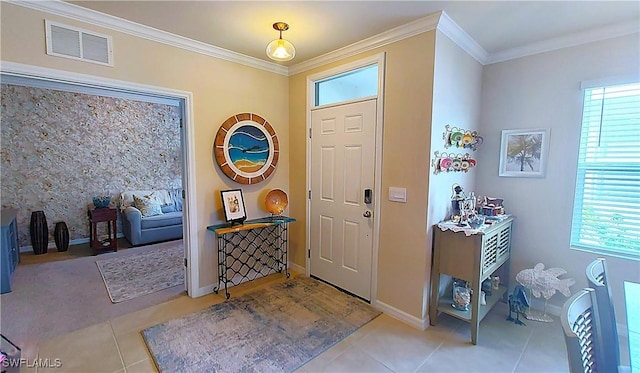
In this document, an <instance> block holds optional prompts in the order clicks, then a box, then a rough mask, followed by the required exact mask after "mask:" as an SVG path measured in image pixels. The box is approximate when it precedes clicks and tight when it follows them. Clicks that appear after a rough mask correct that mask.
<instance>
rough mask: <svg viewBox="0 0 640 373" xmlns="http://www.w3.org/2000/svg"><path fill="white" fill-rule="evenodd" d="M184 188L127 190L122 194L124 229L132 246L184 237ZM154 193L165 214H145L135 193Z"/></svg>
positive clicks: (153, 196)
mask: <svg viewBox="0 0 640 373" xmlns="http://www.w3.org/2000/svg"><path fill="white" fill-rule="evenodd" d="M181 193H182V190H181V189H169V190H156V191H128V192H123V193H121V195H120V210H121V212H122V233H123V234H124V236H125V237H126V239H127V240H128V241H129V242H130V243H131V245H133V246H138V245H146V244H150V243H154V242H160V241H168V240H176V239H179V238H182V196H181ZM134 195H135V196H137V197H139V198H141V197H143V196H151V197H152V198H154V200H155V201H157V202H158V203H159V204H160V207H161V210H162V214H158V215H153V216H144V215H143V214H142V212H141V211H140V210H139V209H137V208H136V206H135V204H134V201H133V196H134Z"/></svg>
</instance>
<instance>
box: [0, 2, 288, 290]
mask: <svg viewBox="0 0 640 373" xmlns="http://www.w3.org/2000/svg"><path fill="white" fill-rule="evenodd" d="M0 6H1V17H2V18H1V20H2V25H1V27H2V39H1V40H2V44H1V48H2V49H1V55H0V56H1V58H2V61H10V62H16V63H22V64H28V65H34V66H41V67H47V68H52V69H59V70H64V71H70V72H74V73H82V74H88V75H93V76H99V77H105V78H110V79H117V80H122V81H127V82H134V83H140V84H145V85H152V86H158V87H164V88H172V89H178V90H182V91H188V92H192V93H193V114H194V118H193V121H194V128H193V132H194V134H195V139H194V144H195V148H194V149H192V152H193V154H194V157H195V170H196V175H195V190H196V196H195V198H194V199H193V201H194V202H195V203H194V205H193V206H191V208H192V209H195V215H196V218H197V219H196V230H197V236H198V242H199V247H198V248H197V250H198V253H199V254H198V255H199V259H200V260H199V264H198V265H199V269H200V278H199V284H197V285H196V288H198V287H199V288H203V287H207V289H210V288H209V287H211V288H212V287H213V284H214V281H216V270H215V268H216V265H215V264H216V256H215V255H214V250H215V247H214V234H213V233H211V232H208V231H207V230H206V227H207V226H208V225H211V224H214V223H217V222H220V221H221V220H222V219H223V218H222V215H221V213H220V201H219V199H220V197H219V191H220V190H221V189H230V188H238V187H242V189H243V191H244V194H245V200H246V201H245V202H246V205H247V214H248V216H249V218H255V217H260V216H264V215H266V214H267V213H266V211H265V210H264V206H263V198H264V195H265V194H266V192H267V191H268V190H270V189H273V188H282V189H283V190H289V162H288V160H289V147H288V146H281V148H280V151H281V156H280V160H279V163H278V168H277V170H276V172H275V173H274V174H273V175H272V176H271V178H270V179H269V180H268V181H266V182H263V183H260V184H257V185H251V186H244V185H240V184H237V183H235V182H233V181H231V180H229V179H227V177H226V176H224V174H222V172H221V171H220V170H219V169H218V167H217V165H216V164H215V162H214V160H213V156H212V145H213V139H214V137H215V135H216V132H217V130H218V128H219V127H220V125H221V124H222V122H223V121H224V120H225V119H227V118H228V117H230V116H231V115H233V114H236V113H240V112H254V113H257V114H259V115H261V116H262V117H264V118H266V119H267V120H268V121H269V122H270V123H271V125H272V126H273V128H274V129H275V131H276V133H277V135H278V137H279V140H280V143H281V144H289V118H288V112H289V102H288V100H287V97H288V96H289V86H288V79H287V77H286V76H281V75H277V74H273V73H269V72H266V71H263V70H258V69H255V68H251V67H247V66H244V65H240V64H236V63H231V62H226V61H222V60H219V59H215V58H212V57H209V56H205V55H201V54H197V53H193V52H189V51H186V50H183V49H178V48H175V47H171V46H168V45H164V44H160V43H156V42H152V41H149V40H146V39H141V38H137V37H133V36H130V35H127V34H123V33H119V32H115V31H112V30H107V29H102V28H99V27H95V26H92V25H89V24H84V23H81V22H77V21H73V20H69V19H65V18H62V17H58V16H53V15H49V14H45V13H42V12H38V11H34V10H31V9H27V8H23V7H19V6H15V5H12V4H7V3H5V2H2V3H0ZM45 18H47V19H50V20H53V21H58V22H62V23H65V24H69V25H75V26H78V27H82V28H84V29H88V30H94V31H97V32H99V33H103V34H109V35H112V36H113V53H114V61H115V66H114V67H106V66H100V65H95V64H91V63H86V62H80V61H74V60H70V59H66V58H60V57H52V56H48V55H46V54H45V50H46V48H45V35H44V19H45ZM274 92H277V94H274ZM2 177H3V178H5V177H11V175H5V174H4V173H3V174H2Z"/></svg>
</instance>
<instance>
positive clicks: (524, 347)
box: [511, 328, 536, 373]
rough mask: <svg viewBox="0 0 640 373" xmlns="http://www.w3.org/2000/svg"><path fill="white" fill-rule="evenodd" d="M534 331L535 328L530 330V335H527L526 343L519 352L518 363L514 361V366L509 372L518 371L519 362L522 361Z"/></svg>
mask: <svg viewBox="0 0 640 373" xmlns="http://www.w3.org/2000/svg"><path fill="white" fill-rule="evenodd" d="M535 329H536V328H531V333H529V337H528V338H527V342H526V343H525V344H524V346H522V351H520V356H519V357H518V361H516V363H515V365H514V366H513V369H512V370H511V371H512V372H514V373H515V371H516V369H518V366H519V365H520V361H522V357H523V356H524V353H525V351H527V348H529V343H531V338H533V333H534V332H535Z"/></svg>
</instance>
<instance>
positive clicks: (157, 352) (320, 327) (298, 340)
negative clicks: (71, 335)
mask: <svg viewBox="0 0 640 373" xmlns="http://www.w3.org/2000/svg"><path fill="white" fill-rule="evenodd" d="M378 315H380V312H379V311H378V310H376V309H375V308H373V307H371V306H370V305H368V304H366V303H364V302H363V301H361V300H359V299H356V298H354V297H352V296H349V295H347V294H344V293H342V292H340V291H338V290H336V289H335V288H333V287H331V286H329V285H326V284H324V283H322V282H320V281H317V280H313V279H310V278H308V277H298V278H295V279H293V280H290V281H287V282H284V283H277V284H273V285H270V286H267V287H265V288H260V289H257V290H255V291H253V292H251V293H248V294H245V295H243V296H240V297H238V298H231V299H230V300H228V301H225V302H223V303H219V304H216V305H213V306H211V307H209V308H206V309H204V310H202V311H199V312H195V313H192V314H189V315H186V316H183V317H180V318H177V319H173V320H170V321H167V322H165V323H162V324H158V325H155V326H153V327H150V328H148V329H145V330H143V331H142V335H143V337H144V340H145V342H146V343H147V347H148V348H149V351H150V352H151V355H152V356H153V359H154V361H155V363H156V366H157V367H158V369H159V370H160V372H291V371H293V370H295V369H297V368H299V367H300V366H302V365H304V364H305V363H306V362H308V361H310V360H311V359H313V358H314V357H316V356H318V355H319V354H321V353H322V352H324V351H325V350H327V349H328V348H329V347H331V346H333V345H334V344H336V343H338V342H339V341H341V340H342V339H343V338H345V337H347V336H348V335H349V334H351V333H353V332H354V331H356V330H357V329H358V328H360V327H361V326H363V325H364V324H366V323H367V322H369V321H371V320H372V319H374V318H375V317H377V316H378Z"/></svg>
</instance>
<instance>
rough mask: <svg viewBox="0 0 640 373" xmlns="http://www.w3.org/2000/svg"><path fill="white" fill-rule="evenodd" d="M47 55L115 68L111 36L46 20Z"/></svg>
mask: <svg viewBox="0 0 640 373" xmlns="http://www.w3.org/2000/svg"><path fill="white" fill-rule="evenodd" d="M45 26H46V38H47V54H48V55H51V56H59V57H67V58H72V59H74V60H81V61H87V62H93V63H98V64H101V65H108V66H113V52H112V48H111V36H109V35H101V34H98V33H95V32H93V31H87V30H82V29H79V28H77V27H73V26H68V25H63V24H61V23H57V22H51V21H48V20H45Z"/></svg>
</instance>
